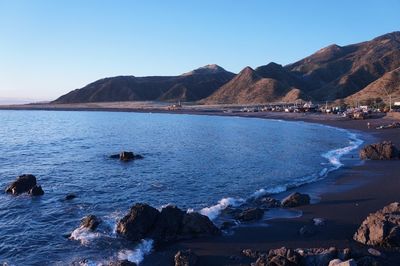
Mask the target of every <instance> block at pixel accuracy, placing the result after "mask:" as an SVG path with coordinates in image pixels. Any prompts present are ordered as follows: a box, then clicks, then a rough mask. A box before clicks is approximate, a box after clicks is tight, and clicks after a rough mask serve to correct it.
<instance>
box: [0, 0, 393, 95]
mask: <svg viewBox="0 0 400 266" xmlns="http://www.w3.org/2000/svg"><path fill="white" fill-rule="evenodd" d="M399 11H400V0H387V1H380V0H375V1H367V0H359V1H357V0H354V1H350V0H335V1H333V0H332V1H317V0H315V1H311V0H304V1H296V0H292V1H289V0H279V1H273V0H271V1H267V0H259V1H256V0H254V1H251V0H246V1H234V0H231V1H227V0H209V1H208V0H201V1H188V0H181V1H174V0H168V1H161V0H160V1H151V0H142V1H133V0H132V1H117V0H109V1H106V0H96V1H95V0H76V1H75V0H65V1H62V0H57V1H54V0H47V1H46V0H26V1H20V0H8V1H7V0H0V98H1V97H14V98H30V99H54V98H56V97H57V96H59V95H61V94H64V93H66V92H68V91H70V90H72V89H75V88H79V87H82V86H84V85H86V84H87V83H90V82H92V81H94V80H97V79H99V78H103V77H109V76H115V75H135V76H145V75H177V74H181V73H184V72H187V71H190V70H191V69H194V68H197V67H199V66H202V65H206V64H210V63H215V64H218V65H220V66H222V67H224V68H225V69H227V70H230V71H233V72H238V71H240V70H241V69H242V68H243V67H245V66H247V65H249V66H251V67H257V66H259V65H264V64H267V63H269V62H271V61H274V62H277V63H280V64H288V63H291V62H294V61H296V60H299V59H301V58H303V57H305V56H307V55H309V54H311V53H313V52H315V51H316V50H318V49H320V48H322V47H324V46H327V45H329V44H332V43H337V44H339V45H346V44H350V43H355V42H360V41H365V40H369V39H372V38H374V37H376V36H378V35H382V34H384V33H388V32H392V31H397V30H400V13H399Z"/></svg>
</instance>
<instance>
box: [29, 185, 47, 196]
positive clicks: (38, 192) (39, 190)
mask: <svg viewBox="0 0 400 266" xmlns="http://www.w3.org/2000/svg"><path fill="white" fill-rule="evenodd" d="M28 194H29V195H32V196H42V195H44V191H43V189H42V186H34V187H33V188H31V189H30V190H29V192H28Z"/></svg>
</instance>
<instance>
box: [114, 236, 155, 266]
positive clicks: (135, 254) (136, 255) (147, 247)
mask: <svg viewBox="0 0 400 266" xmlns="http://www.w3.org/2000/svg"><path fill="white" fill-rule="evenodd" d="M152 250H153V240H152V239H143V240H142V241H141V242H140V243H139V244H138V245H137V246H136V248H135V249H134V250H129V249H123V250H120V251H119V252H118V259H119V260H129V261H130V262H134V263H136V264H137V265H139V264H140V263H141V262H142V261H143V259H144V257H145V256H146V255H148V254H150V253H151V251H152Z"/></svg>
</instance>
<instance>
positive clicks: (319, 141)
mask: <svg viewBox="0 0 400 266" xmlns="http://www.w3.org/2000/svg"><path fill="white" fill-rule="evenodd" d="M0 125H1V126H0V187H1V188H5V187H6V185H7V184H8V183H10V182H12V181H13V180H14V179H15V178H16V177H17V176H18V175H21V174H24V173H32V174H34V175H36V177H37V178H38V183H39V184H40V185H42V187H43V189H44V191H45V195H44V196H42V197H38V198H31V197H29V196H27V195H21V196H17V197H15V196H10V195H6V194H4V193H1V194H0V263H2V262H7V263H9V264H10V265H65V264H69V263H72V262H74V261H79V260H81V259H85V258H87V259H89V260H90V261H92V262H100V261H104V260H108V259H110V258H111V259H112V258H114V257H117V256H119V257H121V256H122V257H124V256H130V255H132V256H133V255H134V256H139V257H140V256H141V254H138V250H136V251H135V248H136V247H137V246H136V244H135V243H126V242H124V241H123V240H121V239H119V238H118V237H117V236H115V233H114V232H113V228H114V226H115V222H116V220H118V219H119V218H121V217H122V216H123V215H124V214H125V213H126V212H127V211H128V209H129V208H130V206H132V205H133V204H134V203H136V202H147V203H149V204H151V205H153V206H156V207H160V206H163V205H166V204H168V203H173V204H176V205H178V207H180V208H182V209H189V208H192V209H194V210H195V211H200V212H202V213H203V214H206V215H209V217H210V218H212V219H217V217H218V211H219V210H220V209H221V208H223V207H224V204H227V202H228V203H229V202H232V201H235V200H238V199H246V198H248V197H250V196H252V195H258V194H261V193H264V192H279V191H282V190H284V189H285V188H286V187H287V186H294V185H300V184H302V183H306V182H310V181H314V180H316V179H318V178H321V177H323V176H324V175H325V174H326V173H327V172H328V171H329V170H332V169H336V168H338V167H339V166H340V161H339V160H340V157H341V156H342V155H343V154H345V153H347V152H349V151H350V150H351V149H354V148H355V147H356V146H357V145H359V144H360V141H359V140H358V139H357V138H356V136H355V135H354V134H350V133H349V132H346V131H344V130H338V129H334V128H329V127H324V126H320V125H314V124H307V123H301V122H282V121H274V120H262V119H249V118H236V117H216V116H194V115H171V114H151V113H149V114H139V113H113V112H51V111H0ZM121 150H130V151H134V152H136V153H139V154H142V155H143V156H144V157H145V158H144V159H143V160H138V161H135V162H129V163H122V162H119V161H118V160H112V159H109V158H108V156H109V155H111V154H113V153H118V152H119V151H121ZM67 193H75V194H76V195H77V196H78V197H77V198H76V199H74V200H72V201H63V198H64V197H65V195H66V194H67ZM222 199H224V200H222ZM221 200H222V201H221ZM209 207H211V208H209ZM88 214H95V215H97V216H99V217H101V218H102V219H103V220H104V221H105V222H104V225H103V228H102V229H101V230H102V231H101V232H100V233H96V234H91V235H85V234H81V235H80V237H79V239H78V240H69V239H67V238H65V236H64V235H65V234H67V233H71V232H72V231H74V230H75V229H76V228H77V227H78V226H79V223H80V219H81V218H82V217H84V216H86V215H88ZM144 244H146V243H144ZM139 253H140V252H139ZM135 260H136V257H135ZM137 260H140V258H139V259H137Z"/></svg>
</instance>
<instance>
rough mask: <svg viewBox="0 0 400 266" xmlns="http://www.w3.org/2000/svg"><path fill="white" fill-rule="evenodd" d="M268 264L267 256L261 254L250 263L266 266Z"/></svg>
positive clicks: (254, 265) (255, 265)
mask: <svg viewBox="0 0 400 266" xmlns="http://www.w3.org/2000/svg"><path fill="white" fill-rule="evenodd" d="M267 265H268V258H267V256H264V255H261V256H260V257H258V259H257V260H256V262H255V263H254V264H252V266H267Z"/></svg>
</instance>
